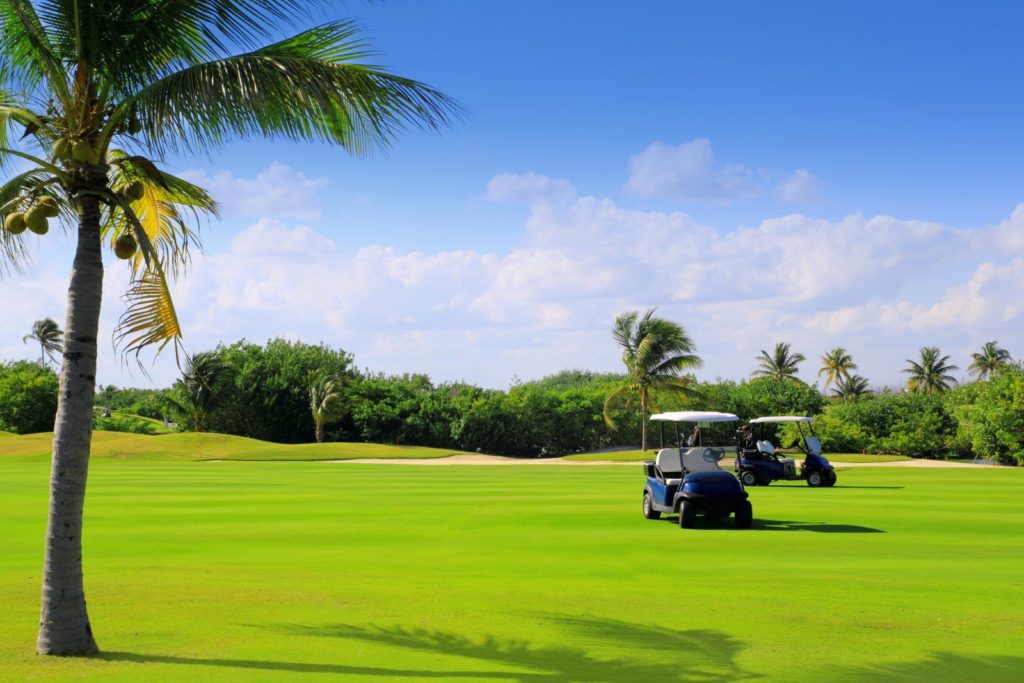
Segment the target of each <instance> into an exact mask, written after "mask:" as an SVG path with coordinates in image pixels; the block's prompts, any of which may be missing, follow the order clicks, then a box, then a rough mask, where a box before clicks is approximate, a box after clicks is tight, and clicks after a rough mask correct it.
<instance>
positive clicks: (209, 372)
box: [165, 351, 233, 432]
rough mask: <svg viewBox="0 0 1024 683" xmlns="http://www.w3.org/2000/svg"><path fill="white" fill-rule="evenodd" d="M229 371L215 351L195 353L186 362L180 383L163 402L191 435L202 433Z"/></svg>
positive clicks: (221, 357)
mask: <svg viewBox="0 0 1024 683" xmlns="http://www.w3.org/2000/svg"><path fill="white" fill-rule="evenodd" d="M232 372H233V368H232V367H231V366H230V365H229V364H228V363H227V362H225V360H224V358H223V356H222V355H221V354H220V353H219V352H218V351H206V352H204V353H197V354H195V355H194V356H192V357H191V358H189V359H188V360H187V362H186V365H185V369H184V370H183V371H182V373H181V379H180V380H178V381H177V382H175V385H174V387H172V389H171V391H170V392H168V393H167V395H166V396H165V398H166V399H167V401H168V402H170V404H171V406H172V407H173V408H174V409H175V410H176V411H177V412H179V413H181V415H183V416H184V417H185V418H186V419H187V420H188V422H189V423H190V426H191V427H192V431H194V432H204V431H206V420H207V418H208V417H209V416H210V413H211V412H213V410H214V409H215V408H216V407H217V405H218V404H219V403H220V401H221V398H222V397H223V395H224V391H225V388H226V387H225V384H226V383H227V381H228V380H229V379H230V378H231V374H232Z"/></svg>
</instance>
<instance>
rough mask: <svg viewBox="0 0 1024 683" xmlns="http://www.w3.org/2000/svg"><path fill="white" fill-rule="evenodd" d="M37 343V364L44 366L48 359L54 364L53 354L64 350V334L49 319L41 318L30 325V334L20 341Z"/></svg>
mask: <svg viewBox="0 0 1024 683" xmlns="http://www.w3.org/2000/svg"><path fill="white" fill-rule="evenodd" d="M30 339H31V340H33V341H36V342H39V364H40V365H46V359H47V358H49V359H50V360H51V361H53V362H54V363H55V364H56V363H57V359H56V358H55V357H54V354H56V353H61V352H62V351H63V350H64V333H63V332H62V331H61V329H60V327H59V326H58V325H57V323H56V322H54V321H53V320H52V319H51V318H43V319H42V320H37V321H35V322H34V323H32V334H26V335H25V336H24V337H22V338H21V341H23V342H24V343H26V344H27V343H28V341H29V340H30Z"/></svg>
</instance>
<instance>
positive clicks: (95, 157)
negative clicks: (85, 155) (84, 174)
mask: <svg viewBox="0 0 1024 683" xmlns="http://www.w3.org/2000/svg"><path fill="white" fill-rule="evenodd" d="M89 163H90V164H92V165H93V166H97V165H99V163H100V153H99V152H97V151H96V150H94V149H93V148H92V147H90V148H89Z"/></svg>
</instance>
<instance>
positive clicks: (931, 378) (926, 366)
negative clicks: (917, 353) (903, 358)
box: [902, 346, 959, 394]
mask: <svg viewBox="0 0 1024 683" xmlns="http://www.w3.org/2000/svg"><path fill="white" fill-rule="evenodd" d="M940 353H941V352H940V351H939V348H938V347H937V346H925V347H922V349H921V362H920V363H918V362H917V361H914V360H911V359H909V358H908V359H907V362H908V363H910V367H908V368H905V369H904V370H902V372H904V373H906V374H908V375H910V377H909V378H908V379H907V389H908V390H909V391H919V392H922V393H925V394H941V393H942V392H944V391H949V390H950V388H952V385H953V384H955V383H956V379H954V378H953V376H952V375H950V374H948V373H950V372H952V371H953V370H959V368H958V367H957V366H955V365H947V363H948V361H949V356H940Z"/></svg>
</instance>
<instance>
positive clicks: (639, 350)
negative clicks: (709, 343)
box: [603, 308, 702, 450]
mask: <svg viewBox="0 0 1024 683" xmlns="http://www.w3.org/2000/svg"><path fill="white" fill-rule="evenodd" d="M654 313H655V309H653V308H651V309H649V310H647V311H646V312H645V313H644V314H643V315H641V314H640V312H639V311H629V312H626V313H622V314H620V315H619V316H618V317H617V318H616V319H615V325H614V327H612V338H613V339H614V340H615V343H616V344H618V345H619V348H621V349H622V362H623V364H624V365H625V366H626V372H627V374H628V379H626V380H625V381H624V382H622V383H620V384H619V385H618V386H616V387H615V388H614V389H613V390H612V391H611V393H610V394H608V398H607V399H606V400H605V404H604V411H603V412H604V419H605V422H606V423H607V424H608V426H609V427H611V428H612V429H615V428H616V424H615V418H614V416H613V414H612V411H613V409H614V408H615V407H617V406H619V405H622V404H623V403H625V405H626V406H627V407H630V406H631V405H632V402H633V401H634V400H639V401H640V423H641V429H640V448H641V449H642V450H647V416H648V415H650V414H651V411H652V410H654V411H657V405H656V404H655V403H654V400H655V398H656V396H657V394H658V393H675V394H683V395H686V394H689V395H694V392H693V389H692V388H691V386H690V384H691V382H690V380H689V379H688V378H686V377H683V376H681V374H682V373H683V371H685V370H689V369H692V368H699V367H700V366H701V365H702V362H701V359H700V357H699V356H697V354H696V351H697V346H696V344H694V343H693V340H692V339H691V338H690V336H689V335H688V334H687V333H686V330H685V329H683V327H682V325H680V324H678V323H675V322H673V321H671V320H665V319H663V318H656V317H654Z"/></svg>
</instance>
